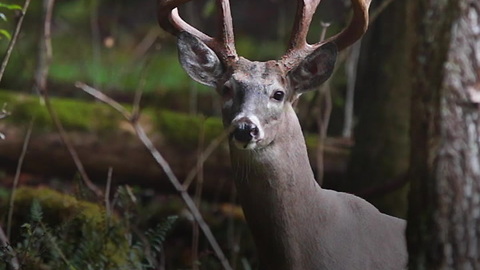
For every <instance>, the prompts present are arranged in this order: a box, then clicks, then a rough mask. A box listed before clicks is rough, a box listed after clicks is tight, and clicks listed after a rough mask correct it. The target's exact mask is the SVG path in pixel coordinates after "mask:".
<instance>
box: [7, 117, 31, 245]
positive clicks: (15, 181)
mask: <svg viewBox="0 0 480 270" xmlns="http://www.w3.org/2000/svg"><path fill="white" fill-rule="evenodd" d="M33 123H34V120H32V121H31V122H30V125H29V126H28V129H27V134H26V135H25V140H24V141H23V146H22V152H21V153H20V157H19V158H18V164H17V170H16V171H15V177H14V178H13V186H12V193H11V194H10V200H9V203H8V216H7V238H10V232H11V231H12V217H13V207H14V202H15V192H16V191H17V186H18V180H19V179H20V173H21V172H22V166H23V161H24V160H25V155H26V154H27V149H28V144H29V143H30V137H31V135H32V130H33Z"/></svg>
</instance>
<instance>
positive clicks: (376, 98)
mask: <svg viewBox="0 0 480 270" xmlns="http://www.w3.org/2000/svg"><path fill="white" fill-rule="evenodd" d="M377 6H378V5H377ZM374 10H376V7H375V6H374V7H372V8H371V12H372V11H374ZM405 12H406V10H405V2H404V1H393V3H392V4H390V5H389V6H388V7H387V8H386V9H385V10H384V11H383V12H382V13H381V15H380V16H379V17H378V19H377V20H376V21H375V23H374V24H372V25H371V26H370V29H369V31H368V34H367V36H366V37H365V38H364V39H363V41H362V54H361V57H360V64H361V65H360V66H359V68H358V69H359V71H360V73H359V74H358V83H357V91H358V92H357V93H355V95H356V100H355V102H356V103H355V106H356V108H355V110H357V111H358V125H357V127H356V128H355V147H354V149H353V151H352V159H351V162H350V167H349V177H348V182H347V183H345V184H344V186H345V187H351V188H345V189H346V190H347V191H350V192H353V193H358V192H362V191H363V190H366V189H371V188H373V187H380V186H389V185H391V183H392V182H395V181H399V180H400V181H401V180H402V175H404V174H405V172H406V171H407V169H408V159H409V147H408V146H409V140H408V125H409V110H408V109H407V108H409V106H410V88H409V87H408V86H407V84H406V82H407V81H408V80H407V78H408V74H407V69H406V65H407V54H406V50H405V47H406V41H405V37H404V36H405V32H406V31H405V26H404V21H405V16H406V14H405ZM362 63H363V64H362ZM382 190H387V189H382ZM359 195H361V196H362V195H363V194H359ZM377 195H378V194H377ZM367 199H369V200H370V201H371V202H372V203H373V204H375V205H376V206H377V207H378V208H379V209H380V210H381V211H382V212H386V213H389V214H392V215H396V216H405V215H406V207H407V206H406V205H407V195H406V191H405V189H400V190H398V189H397V191H395V192H394V193H391V192H388V193H384V194H380V196H376V197H375V198H371V197H370V198H368V197H367Z"/></svg>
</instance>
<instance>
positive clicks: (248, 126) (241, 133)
mask: <svg viewBox="0 0 480 270" xmlns="http://www.w3.org/2000/svg"><path fill="white" fill-rule="evenodd" d="M257 135H258V127H257V126H256V125H255V124H253V123H246V122H243V123H239V124H238V126H237V127H236V128H235V130H234V131H233V137H234V138H235V140H237V141H239V142H245V143H246V142H249V141H251V140H252V139H253V138H254V137H256V136H257Z"/></svg>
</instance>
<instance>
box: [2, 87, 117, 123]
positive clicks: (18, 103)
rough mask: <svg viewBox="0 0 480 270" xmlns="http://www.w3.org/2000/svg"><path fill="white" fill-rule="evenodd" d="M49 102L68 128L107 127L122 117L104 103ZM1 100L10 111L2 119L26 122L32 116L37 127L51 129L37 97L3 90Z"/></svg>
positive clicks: (47, 116)
mask: <svg viewBox="0 0 480 270" xmlns="http://www.w3.org/2000/svg"><path fill="white" fill-rule="evenodd" d="M50 101H51V104H52V107H53V108H54V110H55V111H56V113H57V115H58V118H59V119H60V121H61V123H62V124H63V125H64V127H65V128H68V129H73V130H98V131H102V130H109V129H112V128H114V127H116V126H118V124H119V122H120V121H121V118H120V117H121V116H120V115H119V114H118V113H117V112H115V111H114V110H112V109H111V108H109V107H108V106H106V105H105V104H101V103H92V102H85V101H79V100H73V99H63V98H50ZM0 103H6V104H7V110H8V111H9V112H10V113H11V115H10V116H9V117H7V118H6V119H4V121H7V122H13V123H29V122H30V121H31V119H32V117H34V118H35V123H36V125H37V126H41V127H42V128H47V129H48V128H50V129H52V128H53V124H52V120H51V117H50V114H49V113H48V110H47V108H46V106H45V105H44V104H42V103H41V102H40V99H39V98H38V97H35V96H28V95H22V94H18V93H13V92H8V91H3V90H2V91H0Z"/></svg>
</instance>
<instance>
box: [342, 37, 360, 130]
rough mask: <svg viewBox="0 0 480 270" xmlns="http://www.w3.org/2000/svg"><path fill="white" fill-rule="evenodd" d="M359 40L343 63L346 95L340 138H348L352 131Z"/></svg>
mask: <svg viewBox="0 0 480 270" xmlns="http://www.w3.org/2000/svg"><path fill="white" fill-rule="evenodd" d="M361 46H362V42H361V40H359V41H357V42H356V43H355V44H354V45H353V46H352V47H351V48H350V53H349V55H348V57H347V60H346V61H345V73H346V76H347V95H346V97H345V109H344V111H345V114H344V117H343V130H342V136H343V137H345V138H350V137H351V136H352V131H353V108H354V95H355V84H356V81H357V80H356V79H357V67H358V60H359V58H360V49H361Z"/></svg>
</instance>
